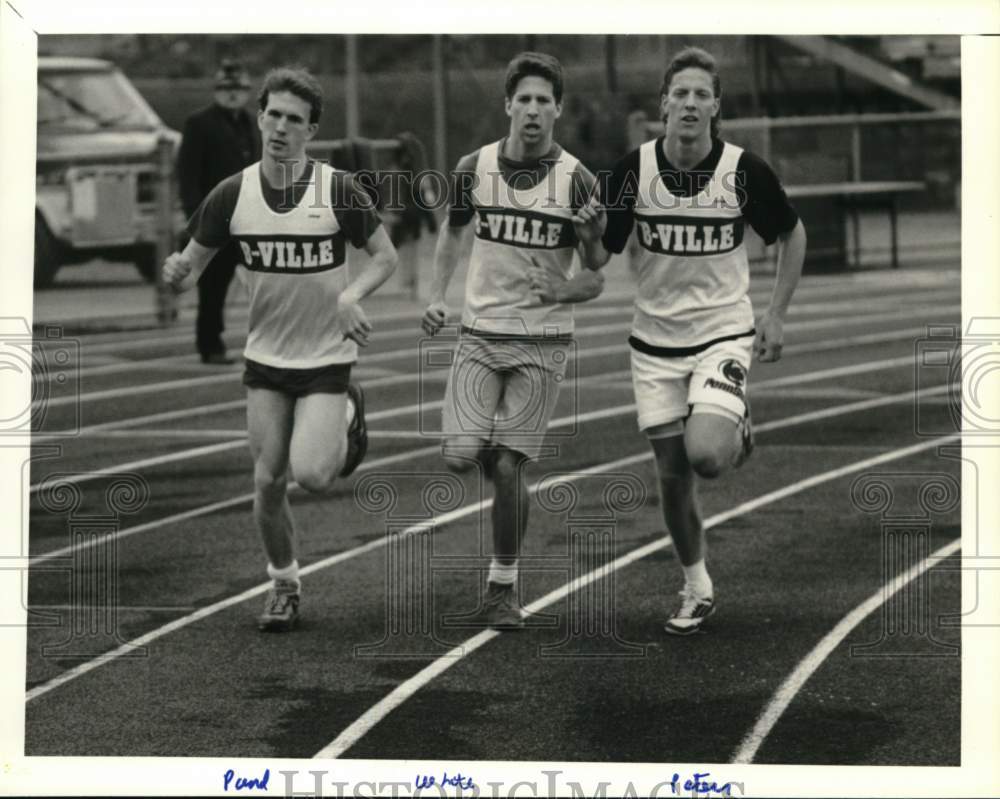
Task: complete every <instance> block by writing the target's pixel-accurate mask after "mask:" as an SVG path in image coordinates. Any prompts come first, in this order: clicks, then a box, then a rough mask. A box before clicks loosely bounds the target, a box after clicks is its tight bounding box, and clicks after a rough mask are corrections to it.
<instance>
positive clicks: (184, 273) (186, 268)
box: [163, 239, 220, 294]
mask: <svg viewBox="0 0 1000 799" xmlns="http://www.w3.org/2000/svg"><path fill="white" fill-rule="evenodd" d="M219 249H220V248H219V247H205V246H204V245H202V244H199V243H198V242H197V241H195V240H194V239H191V240H190V241H189V242H188V244H187V247H185V248H184V251H183V252H173V253H171V254H170V255H168V256H167V260H166V261H164V263H163V279H164V280H165V281H166V282H167V284H168V285H169V286H170V287H171V288H172V289H173V290H174V291H175V292H176V293H178V294H180V293H181V292H184V291H187V290H188V289H189V288H191V287H192V286H194V285H195V284H196V283H197V282H198V278H200V277H201V273H202V272H204V271H205V267H206V266H207V265H208V262H209V261H211V260H212V257H213V256H214V255H215V254H216V253H217V252H218V251H219Z"/></svg>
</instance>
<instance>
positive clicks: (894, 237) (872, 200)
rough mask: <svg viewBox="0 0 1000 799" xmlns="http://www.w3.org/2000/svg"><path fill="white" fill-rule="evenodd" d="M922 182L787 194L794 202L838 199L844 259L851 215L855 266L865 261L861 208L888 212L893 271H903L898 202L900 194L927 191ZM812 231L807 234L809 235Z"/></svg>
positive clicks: (790, 189) (800, 189) (856, 184)
mask: <svg viewBox="0 0 1000 799" xmlns="http://www.w3.org/2000/svg"><path fill="white" fill-rule="evenodd" d="M925 188H926V187H925V185H924V184H923V183H922V182H920V181H915V180H914V181H909V180H886V181H847V182H844V183H816V184H811V185H800V186H786V187H785V193H786V194H787V195H788V198H789V199H790V200H795V199H798V198H802V199H806V198H814V197H815V198H821V197H835V198H837V199H839V200H840V205H841V207H842V208H843V209H844V211H845V217H844V218H842V219H843V229H844V255H845V257H846V255H847V225H846V213H847V212H848V211H850V215H851V229H852V232H853V235H854V263H855V265H857V264H858V263H859V262H860V260H861V245H860V241H859V235H858V233H859V231H858V209H859V207H865V208H870V207H876V208H885V209H887V210H888V211H889V240H890V241H889V245H890V251H891V254H892V256H891V257H892V267H893V269H896V268H898V267H899V233H898V228H897V208H896V201H897V198H898V197H899V195H900V194H910V193H914V192H921V191H924V190H925ZM808 232H809V231H808V229H807V230H806V233H807V234H808Z"/></svg>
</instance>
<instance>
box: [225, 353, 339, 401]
mask: <svg viewBox="0 0 1000 799" xmlns="http://www.w3.org/2000/svg"><path fill="white" fill-rule="evenodd" d="M245 363H246V368H245V369H244V371H243V385H245V386H247V387H248V388H266V389H268V390H269V391H277V392H279V393H281V394H288V395H289V396H292V397H304V396H305V395H306V394H343V393H345V392H346V391H347V384H348V383H349V382H350V379H351V367H352V366H354V364H353V363H332V364H330V365H329V366H317V367H316V368H315V369H279V368H277V367H274V366H266V365H264V364H262V363H257V361H251V360H250V359H249V358H247V360H246V362H245Z"/></svg>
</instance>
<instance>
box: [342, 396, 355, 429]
mask: <svg viewBox="0 0 1000 799" xmlns="http://www.w3.org/2000/svg"><path fill="white" fill-rule="evenodd" d="M344 408H345V410H344V415H345V417H346V419H347V424H348V425H350V423H351V422H353V421H354V414H355V408H354V400H352V399H351V395H350V394H348V395H347V402H345V403H344Z"/></svg>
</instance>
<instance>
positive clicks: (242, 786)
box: [222, 768, 271, 791]
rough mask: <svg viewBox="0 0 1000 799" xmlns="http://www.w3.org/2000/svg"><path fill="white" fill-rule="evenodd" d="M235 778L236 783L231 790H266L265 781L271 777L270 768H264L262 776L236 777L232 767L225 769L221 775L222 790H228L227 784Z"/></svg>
mask: <svg viewBox="0 0 1000 799" xmlns="http://www.w3.org/2000/svg"><path fill="white" fill-rule="evenodd" d="M234 779H235V780H236V784H235V785H234V786H233V790H236V791H253V790H257V791H266V790H267V781H268V780H269V779H271V769H269V768H266V769H264V774H263V776H260V777H237V776H236V772H235V771H233V770H232V769H227V770H226V773H225V774H223V775H222V790H224V791H228V790H229V785H230V784H231V783H232V782H233V780H234Z"/></svg>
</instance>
